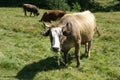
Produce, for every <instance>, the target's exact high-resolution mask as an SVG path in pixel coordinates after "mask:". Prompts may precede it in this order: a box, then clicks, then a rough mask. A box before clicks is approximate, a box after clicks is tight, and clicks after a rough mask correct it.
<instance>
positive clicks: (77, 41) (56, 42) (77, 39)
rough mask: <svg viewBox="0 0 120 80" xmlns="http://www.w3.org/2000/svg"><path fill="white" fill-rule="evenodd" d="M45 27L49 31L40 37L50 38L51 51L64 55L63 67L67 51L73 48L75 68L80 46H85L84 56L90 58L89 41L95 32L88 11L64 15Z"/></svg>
mask: <svg viewBox="0 0 120 80" xmlns="http://www.w3.org/2000/svg"><path fill="white" fill-rule="evenodd" d="M45 26H48V27H49V29H48V30H46V31H43V32H42V35H44V36H48V35H49V36H50V41H51V48H52V50H53V51H55V52H58V51H62V52H63V53H64V59H65V65H67V64H68V51H69V50H70V49H71V48H72V47H75V56H76V59H77V67H79V66H80V47H81V44H84V45H85V53H86V56H87V57H88V58H89V57H90V48H91V41H92V40H93V35H94V30H95V29H96V30H97V27H96V20H95V17H94V15H93V14H92V13H91V12H90V11H85V12H80V13H73V14H66V15H65V16H64V17H62V18H61V19H60V21H59V22H58V23H57V24H54V25H51V26H49V25H46V24H45ZM97 32H98V30H97ZM98 34H99V32H98ZM99 35H100V34H99Z"/></svg>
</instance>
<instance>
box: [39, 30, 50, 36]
mask: <svg viewBox="0 0 120 80" xmlns="http://www.w3.org/2000/svg"><path fill="white" fill-rule="evenodd" d="M49 34H50V30H49V29H48V30H44V31H42V32H41V35H43V36H48V35H49Z"/></svg>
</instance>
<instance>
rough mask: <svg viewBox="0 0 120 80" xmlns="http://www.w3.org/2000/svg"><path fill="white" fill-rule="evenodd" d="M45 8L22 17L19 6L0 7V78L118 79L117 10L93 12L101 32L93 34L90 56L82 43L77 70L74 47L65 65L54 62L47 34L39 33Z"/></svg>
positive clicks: (119, 16)
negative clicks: (86, 56)
mask: <svg viewBox="0 0 120 80" xmlns="http://www.w3.org/2000/svg"><path fill="white" fill-rule="evenodd" d="M45 11H46V10H43V9H40V10H39V12H40V15H39V16H38V17H29V16H28V17H25V16H24V13H23V10H22V8H0V80H120V12H96V13H94V14H95V17H96V20H97V26H98V28H99V31H100V32H101V34H102V35H101V36H100V37H98V36H97V34H96V33H95V35H94V40H93V43H92V49H91V58H90V59H87V58H85V57H84V46H82V48H81V51H80V52H81V68H80V69H78V68H76V67H75V66H76V59H75V55H74V49H72V50H70V52H69V54H70V58H69V60H70V64H69V66H68V67H64V66H62V65H61V66H58V65H57V60H56V58H55V54H53V52H52V51H51V50H50V41H49V37H44V36H42V35H40V32H41V31H42V30H44V29H43V27H42V23H41V22H39V21H38V20H40V19H41V17H42V15H43V13H44V12H45ZM68 13H69V12H68ZM28 15H29V14H28Z"/></svg>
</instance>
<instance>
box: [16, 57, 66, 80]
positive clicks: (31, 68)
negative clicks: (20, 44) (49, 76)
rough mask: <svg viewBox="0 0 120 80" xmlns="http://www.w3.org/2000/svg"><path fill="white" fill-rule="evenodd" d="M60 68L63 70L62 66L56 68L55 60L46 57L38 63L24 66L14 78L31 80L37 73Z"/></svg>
mask: <svg viewBox="0 0 120 80" xmlns="http://www.w3.org/2000/svg"><path fill="white" fill-rule="evenodd" d="M60 68H64V66H63V65H61V66H58V64H57V61H56V58H54V57H48V58H46V59H43V60H40V61H38V62H33V63H32V64H28V65H26V66H25V67H24V68H23V69H21V70H20V71H19V72H18V73H17V75H16V78H18V79H19V80H33V79H34V77H35V75H36V74H37V73H38V72H41V71H49V70H56V69H60Z"/></svg>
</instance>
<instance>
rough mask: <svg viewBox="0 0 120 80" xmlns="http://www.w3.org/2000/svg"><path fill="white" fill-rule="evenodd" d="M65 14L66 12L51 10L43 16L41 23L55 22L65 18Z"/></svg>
mask: <svg viewBox="0 0 120 80" xmlns="http://www.w3.org/2000/svg"><path fill="white" fill-rule="evenodd" d="M65 14H66V12H65V11H63V10H49V11H47V12H45V13H44V14H43V16H42V18H41V20H39V21H43V22H51V21H55V20H57V19H60V18H61V17H63V16H64V15H65Z"/></svg>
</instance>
